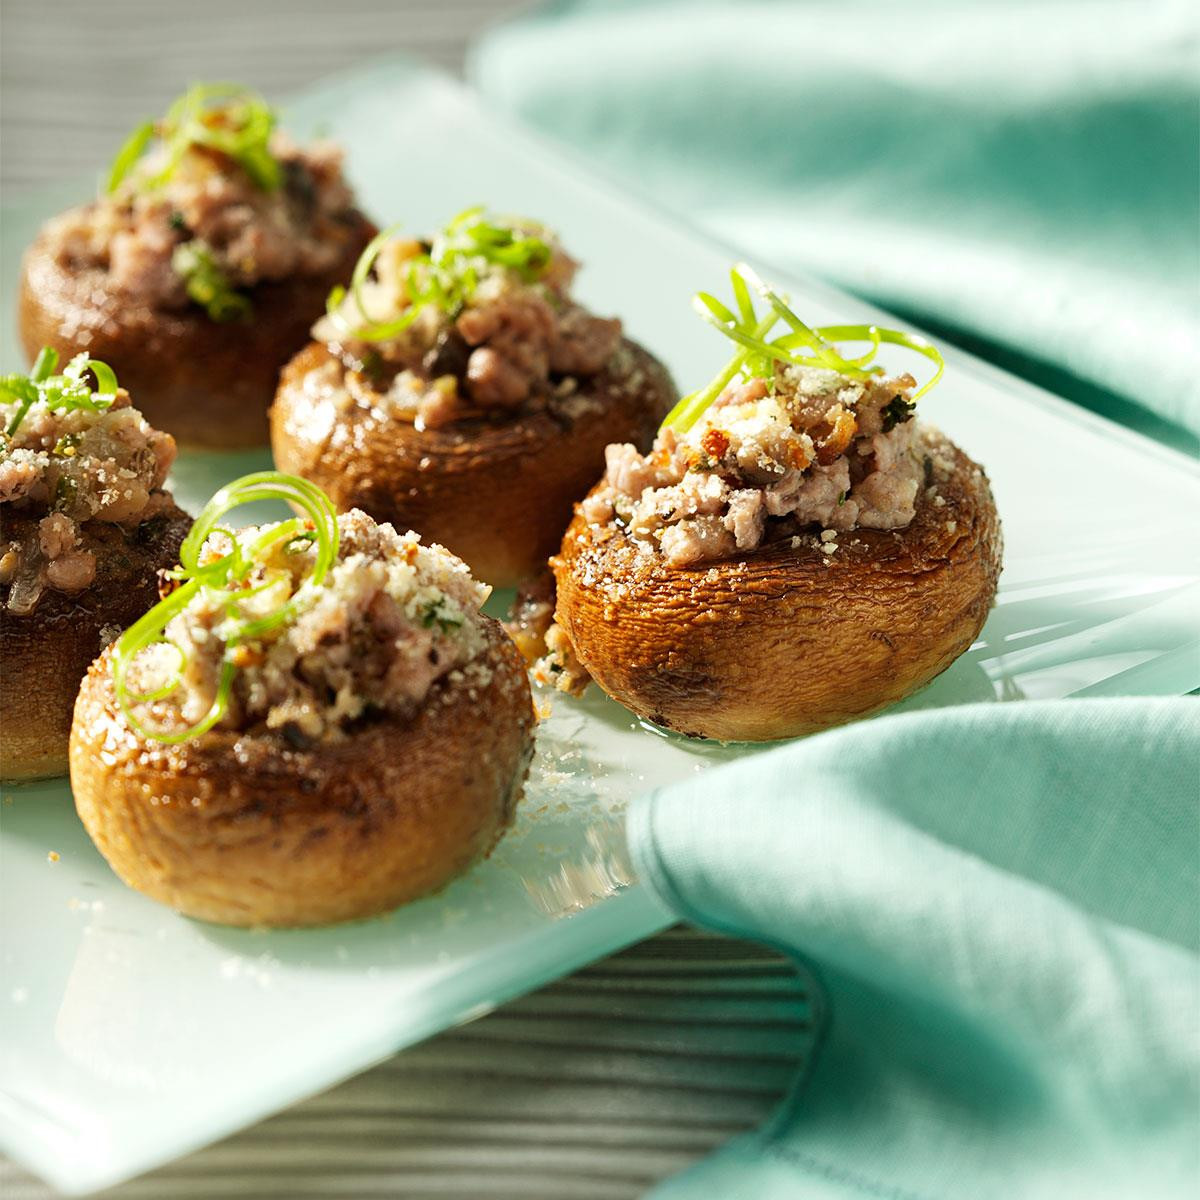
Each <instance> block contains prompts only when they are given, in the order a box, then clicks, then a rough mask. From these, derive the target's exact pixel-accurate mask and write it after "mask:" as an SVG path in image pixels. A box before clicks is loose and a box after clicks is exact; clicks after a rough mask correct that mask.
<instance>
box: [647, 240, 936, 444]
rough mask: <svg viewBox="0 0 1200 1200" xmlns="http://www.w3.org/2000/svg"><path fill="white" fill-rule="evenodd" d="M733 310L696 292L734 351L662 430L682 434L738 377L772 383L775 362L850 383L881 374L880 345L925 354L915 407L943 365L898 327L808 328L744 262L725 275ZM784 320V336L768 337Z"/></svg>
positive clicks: (700, 307) (706, 316) (696, 302)
mask: <svg viewBox="0 0 1200 1200" xmlns="http://www.w3.org/2000/svg"><path fill="white" fill-rule="evenodd" d="M729 278H730V284H731V287H732V290H733V298H734V304H735V306H736V309H737V311H736V312H735V311H734V310H733V309H731V308H730V307H729V306H728V305H726V304H724V303H722V302H721V301H720V300H718V299H717V298H716V297H715V296H713V295H710V294H709V293H708V292H699V293H697V295H696V296H694V297H693V300H692V305H693V307H694V308H695V309H696V311H697V312H698V313H699V314H700V316H701V318H703V320H705V321H706V322H708V324H710V325H712V326H713V327H714V328H716V329H719V330H720V331H721V333H723V334H724V335H725V336H726V337H727V338H729V340H730V341H732V342H734V343H736V344H737V346H738V352H737V354H736V355H734V357H733V358H732V359H730V361H729V362H728V363H726V365H725V366H724V367H723V368H722V369H721V371H720V372H719V373H718V374H717V376H716V377H715V378H714V379H713V380H712V381H711V382H709V383H708V384H707V385H706V386H705V387H703V388H700V389H699V390H697V391H695V392H691V393H690V394H689V395H686V396H684V397H682V398H681V399H680V401H679V402H678V403H677V404H676V405H675V407H674V408H672V409H671V411H670V412H669V413H668V414H667V416H666V418H665V420H664V421H663V423H662V425H661V426H660V430H661V429H674V430H675V431H677V432H678V433H686V432H687V431H688V430H689V429H691V428H692V426H693V425H695V424H696V422H697V421H698V420H699V419H700V418H701V417H702V416H703V415H704V413H705V412H706V411H707V410H708V408H709V407H710V406H711V405H712V403H713V402H714V401H715V400H716V399H717V397H718V396H720V394H721V393H722V392H723V391H724V390H725V389H726V388H727V387H728V386H729V385H730V384H731V383H732V382H733V381H734V380H735V379H737V378H738V377H739V376H741V377H742V378H744V379H746V380H750V379H767V380H773V379H774V376H775V370H776V364H778V363H782V364H784V365H789V366H802V367H818V368H822V369H824V370H829V371H836V372H837V373H838V374H839V375H843V376H845V377H846V378H848V379H859V380H861V379H868V378H870V377H871V376H872V375H879V374H882V372H883V368H882V367H880V366H878V365H876V364H875V361H874V360H875V356H876V354H877V353H878V351H879V347H880V346H881V345H884V344H888V345H894V346H903V347H905V348H906V349H908V350H912V351H915V352H916V353H917V354H921V355H924V356H925V357H926V358H928V359H929V360H930V361H931V362H932V363H933V364H934V366H935V367H936V370H935V371H934V373H933V376H932V377H931V378H930V379H929V380H927V381H926V383H925V384H924V385H923V386H922V387H921V388H920V390H919V391H917V392H916V393H915V394H914V395H913V397H912V400H911V402H910V403H915V402H916V401H917V400H919V399H920V398H921V397H922V396H924V395H925V393H926V392H928V391H929V389H930V388H932V387H933V386H934V384H936V383H937V381H938V380H939V379H940V378H941V377H942V372H943V370H944V369H945V361H944V360H943V358H942V355H941V353H940V351H939V350H938V349H937V347H936V346H934V345H933V344H932V343H931V342H929V341H928V340H927V339H925V338H923V337H921V336H920V335H919V334H915V333H904V332H903V331H901V330H898V329H884V328H880V327H879V326H877V325H823V326H820V327H817V328H812V327H810V326H808V325H806V324H805V323H804V322H803V321H802V320H801V319H800V318H799V317H798V316H797V315H796V314H795V313H794V312H793V311H792V309H791V308H790V307H789V305H788V303H787V300H786V299H785V298H784V297H783V296H782V295H781V294H780V293H779V292H778V291H776V290H775V289H774V288H772V287H770V286H769V285H768V284H765V283H763V281H762V280H761V279H759V277H758V276H757V275H756V274H755V273H754V271H753V270H752V269H751V268H750V267H748V266H747V265H746V264H745V263H737V264H735V265H734V266H733V267H732V268H731V270H730V273H729ZM752 293H757V294H758V296H759V297H760V298H761V299H762V300H765V301H766V303H767V309H768V311H767V312H766V314H765V315H763V316H761V317H760V316H759V314H758V312H757V310H756V308H755V305H754V297H753V294H752ZM780 321H782V322H783V323H784V324H785V325H786V326H787V332H785V333H782V334H780V335H779V336H777V337H770V336H769V335H770V333H771V331H772V330H773V329H774V328H775V327H776V326H777V325H778V324H779V322H780ZM839 342H869V343H870V348H869V349H868V350H867V351H865V352H864V353H862V354H860V355H857V356H855V357H848V356H846V355H844V354H843V353H842V352H841V351H840V350H839V349H838V345H837V343H839Z"/></svg>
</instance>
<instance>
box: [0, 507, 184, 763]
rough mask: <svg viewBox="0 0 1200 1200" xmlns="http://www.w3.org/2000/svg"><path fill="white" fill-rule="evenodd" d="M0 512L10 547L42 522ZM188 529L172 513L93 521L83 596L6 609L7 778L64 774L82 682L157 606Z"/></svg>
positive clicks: (2, 618)
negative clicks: (22, 610)
mask: <svg viewBox="0 0 1200 1200" xmlns="http://www.w3.org/2000/svg"><path fill="white" fill-rule="evenodd" d="M0 514H2V515H3V521H2V523H0V536H2V537H3V540H4V541H5V542H7V541H10V540H11V541H16V542H24V541H25V540H26V539H27V538H29V537H30V536H31V535H33V534H35V532H36V528H37V524H38V521H39V519H40V517H41V515H43V514H36V515H30V514H28V513H24V512H22V511H20V510H19V509H15V508H12V506H10V505H7V504H6V505H4V506H3V507H2V508H0ZM191 525H192V519H191V518H190V517H189V516H188V515H187V513H185V512H184V511H183V510H182V509H179V508H176V507H174V506H172V507H171V508H170V509H168V510H167V511H165V512H163V513H160V514H158V515H157V516H154V517H151V518H150V520H148V521H145V522H143V523H142V524H141V525H138V526H137V527H136V528H134V529H125V528H123V527H122V526H120V525H114V524H112V523H111V522H108V521H87V522H85V523H84V524H83V526H82V527H81V533H82V535H83V540H84V546H85V548H86V549H89V550H91V551H92V552H93V553H94V554H95V555H96V577H95V579H93V580H92V582H91V583H90V584H89V585H88V586H87V587H86V588H84V590H83V591H81V592H74V593H67V592H59V591H56V590H55V589H53V588H49V587H48V588H47V589H46V590H45V591H44V592H43V593H42V595H41V596H40V598H39V599H38V602H37V605H36V606H35V608H34V610H33V611H32V612H31V613H29V614H28V615H27V616H17V615H15V614H13V613H11V612H9V611H7V610H6V609H4V608H3V607H0V779H3V780H4V781H5V782H6V783H8V782H13V781H16V780H20V779H44V778H47V777H50V776H53V775H64V774H66V770H67V735H68V734H69V733H70V731H71V710H72V708H73V707H74V705H75V694H76V692H78V691H79V681H80V680H81V679H82V678H83V677H84V675H85V674H86V673H87V669H88V665H89V664H90V663H91V661H92V660H93V659H94V658H95V657H96V655H97V654H99V653H100V651H101V650H102V649H103V648H104V645H105V643H106V641H107V640H108V639H110V638H111V637H113V636H115V634H117V633H119V632H120V631H121V630H123V629H124V628H125V627H126V626H127V625H132V624H133V622H134V621H136V620H137V619H138V617H140V616H141V615H142V613H144V612H145V611H146V610H147V609H148V608H150V607H151V606H152V605H153V604H155V603H156V602H157V600H158V578H157V572H158V571H159V570H160V569H167V568H169V567H173V566H174V565H175V564H176V563H177V562H178V561H179V546H180V543H181V542H182V541H183V539H184V538H185V537H186V536H187V533H188V530H189V529H190V528H191Z"/></svg>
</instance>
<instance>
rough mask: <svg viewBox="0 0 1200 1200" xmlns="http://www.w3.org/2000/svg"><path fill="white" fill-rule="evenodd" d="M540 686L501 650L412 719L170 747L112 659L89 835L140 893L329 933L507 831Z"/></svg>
mask: <svg viewBox="0 0 1200 1200" xmlns="http://www.w3.org/2000/svg"><path fill="white" fill-rule="evenodd" d="M533 725H534V716H533V708H532V702H531V699H530V693H529V682H528V679H527V678H526V675H525V670H524V665H523V663H522V662H521V659H520V656H519V655H518V653H517V651H516V649H515V647H514V646H513V645H512V643H511V642H510V641H509V640H508V638H507V637H505V635H504V633H503V632H502V631H501V629H500V627H499V625H498V624H496V623H495V622H489V625H488V645H487V649H486V651H485V652H484V654H483V655H481V656H480V657H479V658H478V659H476V660H475V662H474V663H473V664H471V665H469V666H468V667H465V668H462V669H461V670H458V671H454V672H452V673H451V674H450V675H448V676H446V677H445V678H444V679H442V680H440V681H439V682H438V683H436V684H435V685H434V687H433V688H432V689H431V691H430V693H429V696H428V697H427V698H426V701H425V703H424V704H423V705H422V707H421V709H420V711H419V712H418V713H417V714H416V715H415V716H414V717H413V718H412V719H410V720H401V719H398V718H394V717H389V718H382V719H379V720H374V721H368V722H365V723H363V724H362V725H361V726H358V727H354V728H352V730H351V731H350V732H348V734H347V736H346V737H345V738H344V739H343V740H341V741H337V742H332V743H320V744H318V745H315V746H313V747H311V748H309V749H295V748H290V747H288V746H287V745H286V743H284V742H282V741H281V740H280V739H279V738H277V737H276V736H274V735H250V734H240V735H239V734H236V733H230V732H221V731H213V732H210V733H207V734H204V735H202V736H201V737H199V738H197V739H196V740H194V741H191V742H185V743H183V744H181V745H178V746H166V745H163V744H161V743H159V742H153V741H147V740H145V739H143V738H142V737H140V736H139V735H138V734H136V733H135V732H134V731H133V730H132V729H131V728H130V726H129V724H128V722H127V721H126V719H125V717H124V714H123V713H122V712H121V710H120V708H119V707H118V704H117V700H116V696H115V694H114V691H113V684H112V676H111V671H110V662H109V653H108V652H107V651H106V652H105V654H104V655H102V656H101V657H100V658H99V659H98V660H97V661H96V662H95V663H94V664H93V666H92V668H91V670H90V671H89V672H88V675H87V678H86V679H85V680H84V683H83V687H82V688H81V689H80V692H79V700H78V702H77V704H76V706H75V721H74V725H73V727H72V730H71V787H72V790H73V791H74V793H75V805H76V808H77V809H78V811H79V816H80V818H81V819H82V820H83V824H84V827H85V828H86V829H87V831H88V833H89V834H90V835H91V838H92V840H93V841H94V842H95V843H96V846H97V847H98V848H99V850H100V853H101V854H103V855H104V857H105V858H106V859H108V862H109V864H110V865H111V866H112V868H113V870H114V871H116V873H117V874H118V875H119V876H120V877H121V879H123V880H124V881H125V883H127V884H128V885H129V886H130V887H132V888H136V889H137V890H138V891H140V892H144V893H145V894H146V895H148V896H150V897H152V898H153V899H155V900H159V901H161V902H162V903H163V904H167V905H170V906H171V907H172V908H174V909H177V910H178V911H179V912H182V913H185V914H186V915H188V916H192V917H200V918H202V919H204V920H208V921H217V922H220V923H222V924H225V925H242V926H251V925H275V926H297V925H321V924H328V923H331V922H334V921H347V920H352V919H354V918H358V917H368V916H372V915H374V914H376V913H381V912H385V911H387V910H388V909H391V908H394V907H395V906H396V905H398V904H403V903H404V902H405V901H408V900H413V899H415V898H416V897H418V896H422V895H424V894H426V893H427V892H432V891H436V890H437V889H438V888H440V887H442V886H443V885H444V884H446V883H448V882H449V881H450V880H451V879H453V878H454V877H455V876H456V875H458V874H460V873H461V872H463V871H464V870H466V868H467V867H468V866H470V865H471V863H473V862H474V861H475V860H476V859H478V858H480V857H482V856H483V855H486V854H488V853H489V852H490V851H491V849H492V847H493V846H494V845H495V844H496V842H497V840H498V839H499V837H500V835H501V834H502V833H503V832H504V830H505V829H506V828H507V826H508V825H509V823H510V822H511V820H512V816H513V811H514V809H515V807H516V804H517V801H518V800H519V798H520V796H521V790H522V785H523V782H524V779H525V772H526V770H527V768H528V765H529V758H530V755H531V753H532V746H533V736H532V735H533Z"/></svg>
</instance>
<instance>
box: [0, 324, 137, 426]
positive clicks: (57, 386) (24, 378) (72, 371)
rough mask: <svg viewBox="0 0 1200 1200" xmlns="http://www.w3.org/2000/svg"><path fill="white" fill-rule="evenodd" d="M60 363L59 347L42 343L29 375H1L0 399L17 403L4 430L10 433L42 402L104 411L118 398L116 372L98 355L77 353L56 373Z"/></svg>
mask: <svg viewBox="0 0 1200 1200" xmlns="http://www.w3.org/2000/svg"><path fill="white" fill-rule="evenodd" d="M57 366H58V351H57V350H53V349H51V348H50V347H49V346H43V347H42V349H41V351H40V352H39V354H38V356H37V359H36V361H35V362H34V364H33V369H32V370H31V371H30V372H29V374H28V375H4V376H0V403H8V404H12V403H15V404H17V406H18V407H17V411H16V412H15V413H14V414H13V417H12V420H10V421H9V423H8V427H7V428H6V429H5V431H4V432H5V433H6V434H7V435H8V436H9V437H12V435H13V434H14V433H16V432H17V430H18V429H19V428H20V427H21V422H22V421H24V420H25V418H26V416H27V415H28V413H29V410H30V409H31V408H32V407H33V406H34V405H35V404H37V403H39V402H40V403H42V404H45V405H46V407H47V408H50V409H53V410H55V411H58V412H69V411H71V410H72V409H80V408H83V409H87V410H89V411H90V412H103V411H104V410H105V409H106V408H109V407H110V406H111V405H112V402H113V401H114V400H115V399H116V398H117V376H116V372H115V371H114V370H113V369H112V367H110V366H109V365H108V364H107V363H104V362H101V361H100V360H99V359H98V358H91V357H90V356H89V355H88V354H86V353H83V354H76V355H75V357H74V358H72V359H71V361H70V362H69V363H67V365H66V367H65V368H64V369H63V371H62V373H61V374H60V375H55V374H54V368H55V367H57ZM89 372H90V373H91V375H92V377H93V378H94V379H95V381H96V386H95V387H94V388H93V387H92V386H91V384H89V383H88V381H87V378H86V376H87V375H88V373H89Z"/></svg>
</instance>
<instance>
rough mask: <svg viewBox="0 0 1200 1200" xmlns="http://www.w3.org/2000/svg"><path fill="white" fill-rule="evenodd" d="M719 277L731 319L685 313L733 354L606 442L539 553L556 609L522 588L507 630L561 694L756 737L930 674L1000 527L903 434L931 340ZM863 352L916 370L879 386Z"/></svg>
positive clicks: (700, 729) (965, 623) (964, 471)
mask: <svg viewBox="0 0 1200 1200" xmlns="http://www.w3.org/2000/svg"><path fill="white" fill-rule="evenodd" d="M732 277H733V295H734V305H735V307H734V308H733V309H731V308H729V307H727V306H726V305H724V304H722V303H721V302H720V301H719V300H717V299H716V298H714V297H713V296H710V295H707V294H702V295H700V296H698V297H697V298H696V304H697V308H698V310H699V311H700V312H701V314H702V315H703V316H704V317H705V318H706V319H707V320H709V322H710V323H711V324H714V325H716V326H717V328H719V329H720V330H721V331H722V332H723V333H724V334H725V335H726V336H728V337H729V338H730V339H731V340H732V341H734V342H735V343H736V344H737V347H738V350H737V354H736V355H735V357H734V358H733V360H732V361H731V362H730V363H729V364H728V365H727V367H726V368H725V369H724V370H723V371H722V372H721V373H720V374H719V375H718V376H717V377H716V378H715V379H714V380H713V381H712V382H711V383H709V384H708V385H707V386H706V387H703V388H701V389H700V390H699V391H697V392H694V393H692V394H691V395H689V396H686V397H684V399H683V400H681V401H680V403H679V404H678V405H677V406H676V408H675V409H674V410H673V411H672V413H671V414H670V415H669V416H668V417H667V419H666V421H664V423H663V426H662V428H661V429H660V431H659V434H658V437H657V438H656V440H655V443H654V446H653V447H652V448H651V450H650V451H649V453H646V454H643V453H640V452H639V450H638V448H637V447H636V446H633V445H628V444H624V445H622V444H615V445H610V446H609V447H608V449H607V471H606V473H605V475H604V478H603V479H602V480H601V482H600V483H599V484H598V485H597V486H596V487H595V488H593V490H592V492H591V494H590V495H589V496H588V497H587V498H586V499H585V500H584V501H583V502H582V504H580V505H579V506H578V509H577V511H576V516H575V519H574V521H573V522H572V524H571V526H570V528H569V529H568V531H567V534H566V537H565V539H564V541H563V545H562V550H561V553H560V554H559V556H558V557H556V558H555V559H553V560H551V566H552V568H553V572H554V577H555V582H556V588H557V595H556V599H554V598H551V597H549V596H547V595H537V594H534V593H530V594H528V595H527V596H526V597H525V599H524V601H523V604H522V605H521V606H520V608H519V611H518V613H517V618H516V622H515V629H516V632H517V634H518V635H519V638H520V640H521V641H522V643H523V644H524V646H525V648H526V649H527V651H531V650H534V649H542V647H543V645H544V648H545V650H546V651H547V657H546V658H545V659H543V661H542V663H541V665H540V670H541V672H543V675H542V677H543V678H547V679H551V678H552V679H553V680H554V682H555V683H556V684H557V686H559V687H561V688H563V689H564V690H568V691H578V690H580V689H581V688H582V687H583V686H585V685H586V682H587V680H588V678H589V676H590V677H591V678H594V679H595V680H596V681H597V682H598V683H599V684H600V685H601V686H602V687H603V688H604V690H605V691H607V692H608V693H609V694H610V695H612V696H614V697H615V698H616V699H618V700H620V701H621V702H622V703H624V704H626V705H628V706H629V707H630V708H632V709H634V711H636V712H637V713H638V714H639V715H641V716H643V717H645V718H647V719H648V720H650V721H652V722H654V723H656V724H658V725H662V726H665V727H667V728H670V729H674V730H677V731H680V732H683V733H687V734H692V735H697V736H704V737H714V738H721V739H726V740H753V741H759V740H767V739H771V738H779V737H789V736H793V735H796V734H800V733H806V732H810V731H812V730H815V729H819V728H822V727H823V726H826V725H830V724H834V723H836V722H839V721H844V720H847V719H849V718H850V717H853V716H857V715H860V714H862V713H866V712H869V711H871V710H873V709H876V708H879V707H881V706H883V705H885V704H889V703H891V702H893V701H895V700H898V699H900V698H901V697H903V696H905V695H907V694H908V693H910V692H912V691H914V690H915V689H917V688H919V687H921V686H922V685H924V684H925V683H927V682H928V681H929V680H930V679H932V678H933V676H934V675H936V674H938V672H940V671H942V670H944V669H945V668H946V667H947V666H949V664H950V663H951V662H952V661H953V660H954V659H955V658H956V657H957V656H958V655H959V654H961V653H962V652H963V651H964V650H965V649H966V648H967V647H968V646H969V645H970V644H971V642H972V641H973V640H974V638H975V636H976V634H977V633H978V632H979V630H980V628H981V627H982V625H983V622H984V619H985V617H986V615H987V612H988V610H989V609H990V607H991V604H992V600H993V597H994V595H995V588H996V579H997V576H998V574H999V569H1000V532H999V522H998V519H997V516H996V511H995V506H994V503H993V501H992V497H991V493H990V491H989V489H988V485H987V480H986V478H985V477H984V474H983V472H982V470H981V469H980V468H979V467H978V466H976V464H974V463H973V462H971V460H970V459H968V458H967V457H966V456H965V455H964V454H963V453H962V452H961V451H960V450H958V449H957V447H955V446H954V445H953V443H951V442H950V441H949V440H948V439H947V438H945V437H944V436H943V435H942V434H941V433H939V432H938V431H937V430H935V429H933V428H931V427H929V426H926V425H924V424H922V423H920V422H919V421H917V420H916V419H915V405H916V401H917V400H918V398H919V397H920V396H921V395H923V394H924V393H925V392H926V391H928V389H929V388H930V387H932V386H933V384H934V383H935V382H936V381H937V379H938V378H939V377H940V375H941V373H942V360H941V355H940V354H939V353H938V352H937V350H936V349H935V348H934V347H933V346H931V345H930V344H929V343H928V342H927V341H926V340H925V339H924V338H920V337H918V336H916V335H912V334H905V333H901V332H898V331H896V330H888V329H882V328H878V327H876V326H859V325H851V326H835V327H826V328H821V329H810V328H809V327H808V326H807V325H805V324H804V323H803V322H802V321H801V320H800V319H799V317H797V316H796V314H795V313H794V312H792V310H791V309H790V308H789V307H788V305H787V303H786V302H785V300H784V299H783V297H781V296H780V295H779V294H778V292H776V291H775V290H774V289H772V288H769V287H767V286H766V285H764V284H763V283H761V282H760V281H759V280H758V279H757V277H756V276H754V275H753V273H752V272H750V270H749V269H748V268H746V267H738V268H735V270H734V272H733V276H732ZM752 289H753V291H756V292H757V293H758V295H759V296H760V297H761V298H762V299H763V300H765V301H766V311H765V312H761V313H760V312H759V310H758V308H757V307H756V305H755V302H754V298H753V294H752ZM781 323H782V324H783V327H784V328H783V331H782V332H780V333H779V334H778V335H777V336H773V331H774V330H775V329H776V328H777V327H778V326H779V325H780V324H781ZM853 342H858V343H860V344H862V343H865V344H866V348H865V349H863V350H862V352H861V353H858V354H851V353H849V352H847V351H846V350H844V349H842V347H843V346H845V345H846V344H847V343H853ZM883 345H896V346H902V347H906V348H908V349H909V350H912V351H916V352H917V353H919V354H921V355H923V356H925V357H926V358H928V359H930V360H931V361H933V362H934V364H935V367H936V369H935V372H934V374H933V376H932V377H931V378H930V379H929V380H928V381H927V382H926V383H925V385H924V386H923V387H920V388H918V387H917V383H916V380H915V379H914V378H913V377H912V376H911V375H908V374H887V373H885V372H884V371H883V369H882V368H881V367H879V366H877V365H876V364H875V361H874V360H875V357H876V355H877V353H878V352H879V350H880V348H881V347H882V346H883ZM551 614H553V619H554V623H553V624H551V625H550V627H549V629H548V630H547V629H546V625H547V622H548V621H549V620H550V616H551ZM543 630H545V635H544V641H543V642H542V643H539V638H538V634H539V633H541V631H543Z"/></svg>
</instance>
